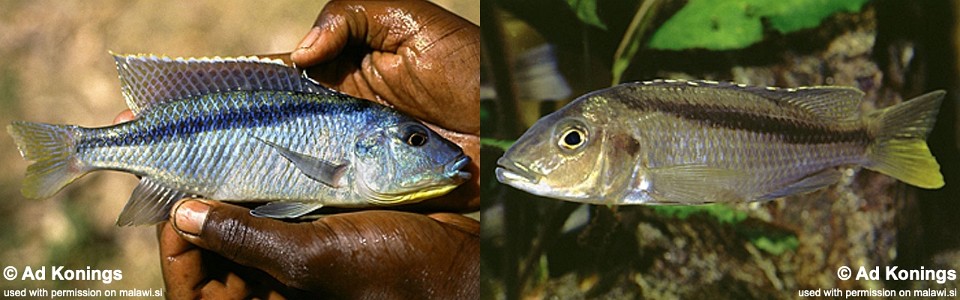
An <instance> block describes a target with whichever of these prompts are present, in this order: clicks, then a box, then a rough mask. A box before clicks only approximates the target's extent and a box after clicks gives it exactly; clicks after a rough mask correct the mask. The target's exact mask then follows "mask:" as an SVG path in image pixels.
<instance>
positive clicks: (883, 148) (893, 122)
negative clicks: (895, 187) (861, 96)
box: [865, 91, 944, 189]
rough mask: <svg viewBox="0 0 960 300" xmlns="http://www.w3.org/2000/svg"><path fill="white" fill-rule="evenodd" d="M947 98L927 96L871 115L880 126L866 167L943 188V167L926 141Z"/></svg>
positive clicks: (920, 184) (938, 94)
mask: <svg viewBox="0 0 960 300" xmlns="http://www.w3.org/2000/svg"><path fill="white" fill-rule="evenodd" d="M943 95H944V92H943V91H935V92H931V93H927V94H925V95H922V96H919V97H917V98H914V99H913V100H909V101H906V102H903V103H900V104H897V105H894V106H892V107H890V108H887V109H884V110H881V111H879V112H877V113H875V114H873V115H871V118H875V119H876V120H877V121H876V123H875V124H877V125H878V126H879V127H878V130H877V131H876V132H877V135H876V140H875V142H874V143H873V144H872V145H871V146H870V148H868V152H867V158H868V159H869V163H868V164H867V165H866V166H865V167H866V168H868V169H871V170H874V171H877V172H880V173H883V174H886V175H889V176H891V177H894V178H896V179H898V180H900V181H903V182H905V183H907V184H910V185H914V186H917V187H921V188H926V189H937V188H940V187H943V185H944V181H943V175H942V174H940V164H938V163H937V160H936V158H934V157H933V154H931V153H930V148H929V147H928V146H927V142H926V138H927V134H929V133H930V130H931V129H932V128H933V125H934V123H935V122H936V118H937V113H938V112H939V110H940V102H941V101H942V100H943Z"/></svg>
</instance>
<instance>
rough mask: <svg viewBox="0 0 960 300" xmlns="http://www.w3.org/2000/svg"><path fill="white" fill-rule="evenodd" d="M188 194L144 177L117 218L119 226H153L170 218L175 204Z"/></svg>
mask: <svg viewBox="0 0 960 300" xmlns="http://www.w3.org/2000/svg"><path fill="white" fill-rule="evenodd" d="M186 196H187V194H186V193H184V192H181V191H178V190H175V189H172V188H169V187H166V186H164V185H162V184H160V183H159V182H156V181H154V180H153V179H150V177H143V179H141V180H140V184H139V185H137V187H136V188H134V189H133V194H132V195H130V200H129V201H127V205H126V206H124V207H123V212H121V213H120V217H119V218H117V225H118V226H130V225H151V224H156V223H159V222H162V221H164V220H166V219H167V218H169V217H170V209H171V208H172V207H173V204H174V203H176V202H177V200H180V199H181V198H183V197H186Z"/></svg>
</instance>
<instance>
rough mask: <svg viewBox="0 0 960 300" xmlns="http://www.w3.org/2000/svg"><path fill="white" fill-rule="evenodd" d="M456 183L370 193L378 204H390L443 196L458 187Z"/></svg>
mask: <svg viewBox="0 0 960 300" xmlns="http://www.w3.org/2000/svg"><path fill="white" fill-rule="evenodd" d="M456 187H457V186H456V185H444V186H438V187H432V188H426V189H422V190H418V191H413V192H410V193H406V194H396V195H394V194H380V193H376V192H371V193H369V196H370V201H372V202H373V203H376V204H381V205H389V204H400V203H404V202H411V203H412V202H420V201H423V200H426V199H430V198H434V197H439V196H442V195H444V194H446V193H449V192H450V190H453V189H454V188H456Z"/></svg>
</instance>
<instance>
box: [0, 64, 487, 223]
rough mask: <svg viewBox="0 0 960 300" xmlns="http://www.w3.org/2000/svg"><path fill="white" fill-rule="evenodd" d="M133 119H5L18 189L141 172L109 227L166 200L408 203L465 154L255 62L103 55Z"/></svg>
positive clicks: (436, 191)
mask: <svg viewBox="0 0 960 300" xmlns="http://www.w3.org/2000/svg"><path fill="white" fill-rule="evenodd" d="M114 58H115V60H116V63H117V70H118V71H119V73H120V82H121V88H122V91H123V95H124V97H125V98H126V101H127V104H128V106H129V107H130V109H131V110H132V111H133V113H134V114H135V115H136V116H137V118H136V120H134V121H131V122H127V123H123V124H118V125H114V126H109V127H102V128H84V127H79V126H74V125H50V124H42V123H30V122H14V123H13V124H11V125H9V126H8V127H7V131H8V132H9V133H10V135H11V136H13V138H14V140H15V141H16V143H17V146H18V147H19V149H20V153H21V155H22V156H23V157H24V158H25V159H27V160H30V161H35V163H33V164H31V165H30V166H29V167H28V169H27V175H26V178H25V179H24V183H23V188H22V193H23V195H24V196H26V197H27V198H47V197H51V196H53V195H54V194H55V193H56V192H57V191H59V190H60V189H62V188H63V187H64V186H66V185H67V184H69V183H70V182H72V181H74V180H75V179H77V178H79V177H80V176H83V175H84V174H86V173H88V172H91V171H96V170H119V171H124V172H129V173H133V174H136V175H139V176H141V177H142V180H141V181H140V184H139V185H138V186H137V188H136V189H134V191H133V195H132V196H131V197H130V201H129V202H127V205H126V207H125V208H124V209H123V212H122V213H121V214H120V217H119V219H118V220H117V224H118V225H139V224H152V223H156V222H160V221H162V220H165V219H166V218H167V217H168V214H169V213H168V211H169V209H170V206H171V205H173V203H174V202H175V201H176V200H178V199H180V198H182V197H186V196H190V195H195V196H200V197H203V198H208V199H214V200H230V201H272V202H269V203H267V204H265V205H262V206H259V207H257V208H256V209H254V210H252V211H251V213H252V214H254V215H256V216H263V217H274V218H292V217H299V216H302V215H304V214H306V213H309V212H310V211H313V210H315V209H317V208H320V207H321V206H325V205H326V206H338V207H368V206H378V205H392V204H399V203H409V202H416V201H420V200H423V199H427V198H430V197H435V196H439V195H442V194H444V193H447V192H448V191H450V190H451V189H453V188H454V187H456V186H457V185H459V184H460V183H462V182H464V181H465V180H467V179H468V178H470V173H468V172H466V171H463V168H464V166H466V165H467V164H468V163H469V161H470V159H469V158H468V157H467V156H465V155H464V154H463V151H462V150H461V149H460V147H458V146H457V145H455V144H453V143H451V142H450V141H447V140H446V139H444V138H443V137H441V136H439V135H438V134H437V133H435V132H433V131H432V130H430V129H429V128H427V127H426V126H424V124H422V123H420V122H419V121H417V120H415V119H413V118H411V117H408V116H405V115H403V114H400V113H399V112H397V111H395V110H393V109H390V108H387V107H384V106H381V105H378V104H376V103H374V102H371V101H366V100H361V99H356V98H352V97H350V96H347V95H344V94H341V93H339V92H336V91H333V90H329V89H327V88H324V87H322V86H320V85H319V84H317V83H315V82H313V81H312V80H310V79H309V78H307V77H306V76H305V75H301V73H299V71H297V70H295V69H293V68H290V67H287V66H286V65H284V64H283V63H282V62H280V61H279V60H269V59H261V58H257V57H239V58H219V57H215V58H200V59H196V58H189V59H184V58H176V59H172V58H168V57H156V56H145V55H129V56H117V55H115V56H114Z"/></svg>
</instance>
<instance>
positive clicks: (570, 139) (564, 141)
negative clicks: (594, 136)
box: [559, 128, 587, 150]
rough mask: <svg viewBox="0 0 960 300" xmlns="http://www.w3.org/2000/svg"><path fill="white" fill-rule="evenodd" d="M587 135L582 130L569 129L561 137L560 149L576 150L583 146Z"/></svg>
mask: <svg viewBox="0 0 960 300" xmlns="http://www.w3.org/2000/svg"><path fill="white" fill-rule="evenodd" d="M586 136H587V134H586V133H585V132H583V130H581V129H580V128H569V129H567V130H564V131H563V134H561V135H560V143H559V144H560V147H563V148H565V149H570V150H573V149H576V148H579V147H580V146H583V144H584V142H585V141H586Z"/></svg>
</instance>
